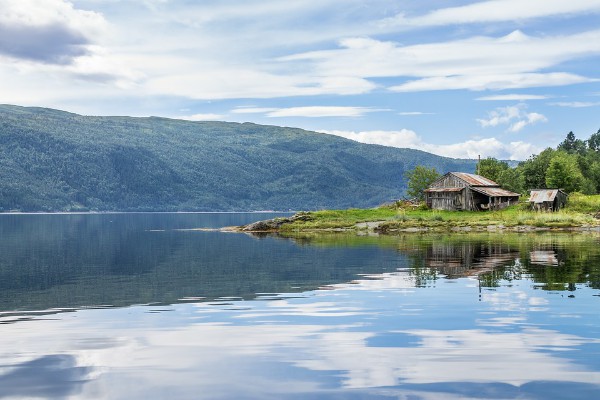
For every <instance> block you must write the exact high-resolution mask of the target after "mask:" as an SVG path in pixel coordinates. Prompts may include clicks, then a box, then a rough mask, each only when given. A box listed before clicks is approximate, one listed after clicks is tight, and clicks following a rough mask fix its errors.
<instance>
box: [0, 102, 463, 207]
mask: <svg viewBox="0 0 600 400" xmlns="http://www.w3.org/2000/svg"><path fill="white" fill-rule="evenodd" d="M416 165H427V166H430V167H435V168H436V169H437V170H438V171H439V172H441V173H444V172H447V171H450V170H463V171H466V172H472V171H473V170H474V168H475V160H461V159H451V158H446V157H441V156H436V155H433V154H430V153H427V152H424V151H420V150H413V149H400V148H393V147H386V146H381V145H373V144H364V143H358V142H354V141H352V140H349V139H344V138H341V137H337V136H333V135H329V134H325V133H318V132H311V131H306V130H303V129H300V128H292V127H279V126H274V125H259V124H254V123H250V122H245V123H237V122H218V121H200V122H198V121H185V120H178V119H170V118H164V117H127V116H112V117H102V116H83V115H79V114H75V113H70V112H67V111H62V110H54V109H51V108H42V107H21V106H13V105H0V211H9V210H19V211H78V210H79V211H80V210H89V211H250V210H264V209H277V210H287V209H294V210H299V209H306V210H308V209H319V208H348V207H369V206H376V205H378V204H381V203H383V202H385V201H389V200H393V199H395V198H399V197H401V196H402V195H403V193H404V189H405V187H406V182H405V180H404V176H403V175H404V172H406V171H407V170H410V169H412V168H414V166H416Z"/></svg>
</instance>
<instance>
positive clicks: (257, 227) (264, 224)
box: [241, 212, 312, 232]
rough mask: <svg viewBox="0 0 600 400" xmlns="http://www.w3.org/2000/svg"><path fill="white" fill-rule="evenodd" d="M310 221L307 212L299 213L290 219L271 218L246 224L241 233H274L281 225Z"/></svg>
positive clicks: (310, 217) (310, 218)
mask: <svg viewBox="0 0 600 400" xmlns="http://www.w3.org/2000/svg"><path fill="white" fill-rule="evenodd" d="M310 220H312V216H311V215H310V213H308V212H299V213H296V214H294V215H292V216H291V217H281V218H273V219H267V220H264V221H258V222H254V223H252V224H248V225H246V226H243V227H242V229H241V230H242V231H244V232H274V231H277V230H278V229H279V227H281V225H283V224H289V223H292V222H294V221H310Z"/></svg>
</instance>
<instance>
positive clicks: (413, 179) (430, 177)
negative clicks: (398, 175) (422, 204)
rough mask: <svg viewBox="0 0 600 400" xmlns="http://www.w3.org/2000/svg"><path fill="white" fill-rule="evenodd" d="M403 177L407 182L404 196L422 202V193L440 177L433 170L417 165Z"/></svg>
mask: <svg viewBox="0 0 600 400" xmlns="http://www.w3.org/2000/svg"><path fill="white" fill-rule="evenodd" d="M404 176H405V177H406V179H407V180H408V184H407V186H408V190H407V191H406V194H407V195H408V196H409V197H410V198H416V199H418V200H420V201H423V200H424V199H425V193H424V192H423V191H424V190H425V189H427V188H428V187H429V185H431V184H432V183H433V182H435V181H436V180H437V179H439V178H440V176H441V175H440V174H439V173H438V172H437V171H436V170H435V168H427V167H424V166H422V165H417V166H416V167H415V169H413V170H412V171H408V172H406V173H405V174H404Z"/></svg>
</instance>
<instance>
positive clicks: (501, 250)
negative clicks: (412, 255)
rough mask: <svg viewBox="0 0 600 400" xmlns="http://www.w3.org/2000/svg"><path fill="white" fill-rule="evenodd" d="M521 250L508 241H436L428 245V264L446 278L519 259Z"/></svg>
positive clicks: (425, 259) (472, 274)
mask: <svg viewBox="0 0 600 400" xmlns="http://www.w3.org/2000/svg"><path fill="white" fill-rule="evenodd" d="M519 255H520V254H519V251H518V250H517V249H514V248H512V247H511V246H510V245H507V244H504V243H482V242H463V243H460V244H456V243H443V242H442V243H435V242H434V243H432V244H431V246H429V247H428V248H426V249H425V254H424V255H423V256H424V266H426V267H428V268H434V269H436V270H437V271H438V272H439V273H441V274H443V275H445V276H446V278H450V279H453V278H463V277H469V276H479V275H480V274H482V273H485V272H490V271H492V270H494V269H495V268H498V267H504V266H511V265H514V264H515V262H518V260H519Z"/></svg>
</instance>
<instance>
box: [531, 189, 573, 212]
mask: <svg viewBox="0 0 600 400" xmlns="http://www.w3.org/2000/svg"><path fill="white" fill-rule="evenodd" d="M568 196H569V195H568V194H567V193H565V192H564V191H563V190H562V189H531V193H530V196H529V204H531V208H532V209H534V210H537V211H558V210H560V209H561V208H563V207H564V206H565V204H567V197H568Z"/></svg>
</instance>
